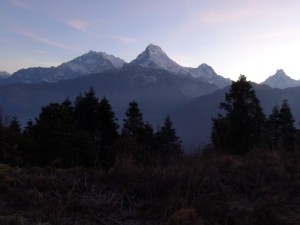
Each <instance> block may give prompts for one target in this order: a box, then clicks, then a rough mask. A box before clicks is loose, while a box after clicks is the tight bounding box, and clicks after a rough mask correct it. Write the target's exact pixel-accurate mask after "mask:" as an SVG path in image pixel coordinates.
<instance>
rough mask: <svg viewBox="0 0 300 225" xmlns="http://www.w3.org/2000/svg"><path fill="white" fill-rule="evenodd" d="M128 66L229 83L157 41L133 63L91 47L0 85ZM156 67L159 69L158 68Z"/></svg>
mask: <svg viewBox="0 0 300 225" xmlns="http://www.w3.org/2000/svg"><path fill="white" fill-rule="evenodd" d="M125 64H126V67H134V68H136V69H137V70H138V67H139V68H146V69H149V70H152V69H153V70H154V73H156V72H157V70H166V71H168V72H169V73H171V74H174V75H176V76H181V77H190V78H193V79H199V80H200V81H201V82H204V83H208V84H214V85H216V86H218V87H219V88H223V87H225V86H228V85H230V83H231V81H230V80H229V79H226V78H223V77H222V76H220V75H217V74H216V72H215V71H214V70H213V69H212V67H210V66H208V65H206V64H201V65H200V66H199V67H198V68H188V67H183V66H181V65H179V64H177V63H176V62H175V61H173V60H172V59H170V58H169V57H168V55H167V54H166V53H165V52H164V51H163V50H162V49H161V48H160V47H159V46H157V45H153V44H150V45H148V46H147V47H146V49H145V50H144V51H143V52H142V53H141V54H139V55H138V56H137V58H136V59H134V60H133V61H132V62H131V63H129V64H128V63H126V62H125V61H124V60H122V59H120V58H117V57H115V56H113V55H109V54H106V53H105V52H95V51H89V52H88V53H86V54H84V55H81V56H79V57H77V58H75V59H73V60H71V61H68V62H65V63H62V64H61V65H59V66H57V67H49V68H45V67H32V68H28V69H21V70H18V71H17V72H15V73H14V74H12V75H11V76H9V78H8V79H1V82H0V85H5V84H9V83H25V84H37V83H42V82H47V83H53V82H57V81H59V80H69V79H73V78H77V77H83V76H86V75H89V74H95V73H102V72H107V71H115V70H122V69H124V68H125V67H124V65H125ZM155 71H156V72H155Z"/></svg>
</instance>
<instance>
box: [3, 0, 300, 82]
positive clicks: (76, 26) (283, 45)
mask: <svg viewBox="0 0 300 225" xmlns="http://www.w3.org/2000/svg"><path fill="white" fill-rule="evenodd" d="M149 43H153V44H156V45H159V46H160V47H161V48H162V49H163V50H164V51H165V52H166V53H167V54H168V56H169V57H170V58H171V59H173V60H174V61H176V62H177V63H179V64H180V65H183V66H191V67H197V66H199V65H200V64H201V63H207V64H209V65H211V66H212V67H213V68H214V69H215V71H216V72H217V73H218V74H221V75H223V76H225V77H230V78H231V79H233V80H236V79H237V77H238V76H239V75H240V74H245V75H246V76H247V78H248V79H250V80H252V81H255V82H261V81H263V80H265V79H266V78H267V77H268V76H270V75H273V74H274V73H275V72H276V70H277V69H284V70H285V72H286V73H287V74H288V75H289V76H291V77H293V78H294V79H300V1H298V0H285V1H282V0H280V1H279V0H248V1H247V0H243V1H242V0H207V1H203V0H181V1H179V0H109V1H108V0H85V1H82V0H0V71H8V72H10V73H12V72H15V71H17V70H18V69H21V68H27V67H33V66H47V67H48V66H57V65H59V64H60V63H62V62H66V61H69V60H71V59H73V58H75V57H77V56H79V55H82V54H84V53H86V52H88V51H89V50H95V51H104V52H106V53H109V54H113V55H115V56H117V57H120V58H122V59H124V60H125V61H127V62H130V61H131V60H133V59H134V58H136V56H137V55H138V54H139V53H141V52H142V51H143V50H144V49H145V48H146V46H147V45H148V44H149Z"/></svg>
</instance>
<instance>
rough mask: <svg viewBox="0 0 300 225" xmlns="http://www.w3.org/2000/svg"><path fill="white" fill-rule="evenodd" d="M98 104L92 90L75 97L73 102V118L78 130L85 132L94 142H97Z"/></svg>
mask: <svg viewBox="0 0 300 225" xmlns="http://www.w3.org/2000/svg"><path fill="white" fill-rule="evenodd" d="M98 102H99V100H98V98H97V96H96V93H95V91H94V89H93V88H90V89H89V91H87V92H85V94H84V96H82V95H79V96H77V98H76V100H75V102H74V118H75V121H76V123H77V126H78V128H79V129H82V130H84V131H87V132H88V133H89V134H90V135H91V137H92V138H93V139H94V140H95V141H97V140H99V120H98Z"/></svg>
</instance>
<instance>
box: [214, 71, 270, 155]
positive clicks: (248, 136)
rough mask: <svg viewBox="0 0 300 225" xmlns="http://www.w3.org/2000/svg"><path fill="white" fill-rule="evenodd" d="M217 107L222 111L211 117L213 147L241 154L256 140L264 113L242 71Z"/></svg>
mask: <svg viewBox="0 0 300 225" xmlns="http://www.w3.org/2000/svg"><path fill="white" fill-rule="evenodd" d="M220 108H221V109H223V110H225V112H226V113H225V115H219V116H218V117H217V118H214V119H213V130H212V137H211V138H212V141H213V144H214V145H215V147H217V148H220V149H222V150H225V151H229V152H232V153H235V154H245V153H246V152H248V151H249V150H250V149H251V148H253V147H254V146H255V145H259V144H260V142H261V137H262V134H263V128H264V125H265V115H264V113H263V111H262V108H261V106H260V103H259V100H258V98H257V97H256V93H255V91H254V90H253V88H252V86H251V84H250V82H249V81H247V79H246V77H245V76H244V75H241V76H240V77H239V79H238V81H236V82H232V85H231V89H230V90H229V92H227V93H226V94H225V102H221V103H220Z"/></svg>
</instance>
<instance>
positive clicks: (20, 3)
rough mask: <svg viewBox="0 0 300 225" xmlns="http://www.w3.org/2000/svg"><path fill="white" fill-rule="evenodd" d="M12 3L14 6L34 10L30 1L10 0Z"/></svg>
mask: <svg viewBox="0 0 300 225" xmlns="http://www.w3.org/2000/svg"><path fill="white" fill-rule="evenodd" d="M10 3H11V4H13V5H14V6H16V7H18V8H22V9H27V10H33V7H32V6H31V5H29V4H28V3H26V2H24V1H20V0H10Z"/></svg>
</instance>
